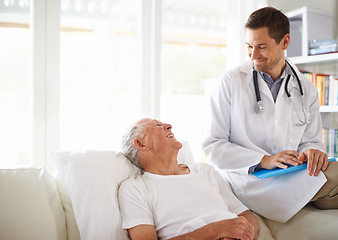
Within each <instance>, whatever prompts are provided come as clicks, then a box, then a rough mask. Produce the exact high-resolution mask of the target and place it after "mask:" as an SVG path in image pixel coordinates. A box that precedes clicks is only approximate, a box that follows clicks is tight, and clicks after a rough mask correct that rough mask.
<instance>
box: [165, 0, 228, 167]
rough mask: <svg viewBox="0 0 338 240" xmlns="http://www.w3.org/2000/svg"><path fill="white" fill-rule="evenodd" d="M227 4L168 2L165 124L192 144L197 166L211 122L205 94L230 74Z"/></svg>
mask: <svg viewBox="0 0 338 240" xmlns="http://www.w3.org/2000/svg"><path fill="white" fill-rule="evenodd" d="M225 3H226V2H225V1H220V0H212V1H173V0H164V1H163V11H162V21H163V22H162V58H161V69H162V72H161V81H162V95H161V119H162V120H163V121H165V122H168V123H171V124H172V125H173V132H174V133H175V134H176V136H177V138H178V139H179V140H187V141H188V142H189V144H190V147H191V148H192V151H193V153H194V158H195V161H201V160H204V159H205V158H204V154H203V152H202V148H201V144H202V141H203V134H204V126H205V123H206V117H207V113H208V111H207V106H206V104H207V103H208V99H206V89H207V88H208V85H209V84H210V82H212V81H213V79H215V78H217V77H218V76H219V74H220V73H221V72H223V71H224V70H225V63H226V55H225V48H226V45H225V41H226V29H225V27H226V24H225V23H226V19H225V16H226V13H225V10H226V7H225Z"/></svg>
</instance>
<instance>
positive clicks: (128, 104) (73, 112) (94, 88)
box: [60, 0, 141, 150]
mask: <svg viewBox="0 0 338 240" xmlns="http://www.w3.org/2000/svg"><path fill="white" fill-rule="evenodd" d="M62 3H63V4H62V5H61V11H62V13H61V23H62V24H61V44H60V45H61V49H60V51H61V66H60V68H61V75H60V148H61V150H88V149H112V148H113V149H116V150H118V149H119V147H120V145H119V144H120V139H121V137H122V134H123V131H124V130H125V129H126V127H127V126H126V124H127V123H130V122H131V121H132V120H136V119H137V117H138V115H139V114H140V110H141V108H140V105H139V102H140V101H139V99H138V97H139V93H138V88H137V86H138V81H139V74H138V72H139V66H138V57H139V56H138V33H137V26H138V14H139V4H138V1H136V0H129V1H70V0H68V1H63V2H62ZM66 3H68V4H66Z"/></svg>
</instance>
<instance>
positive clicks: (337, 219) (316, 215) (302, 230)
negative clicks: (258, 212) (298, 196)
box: [264, 204, 338, 240]
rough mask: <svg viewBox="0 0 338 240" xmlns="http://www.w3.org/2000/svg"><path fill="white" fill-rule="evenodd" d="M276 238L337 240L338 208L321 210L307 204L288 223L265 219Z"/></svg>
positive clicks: (279, 239)
mask: <svg viewBox="0 0 338 240" xmlns="http://www.w3.org/2000/svg"><path fill="white" fill-rule="evenodd" d="M264 220H265V223H266V225H267V226H268V227H269V229H270V231H271V233H272V235H273V236H274V238H275V239H276V240H286V239H297V240H318V239H320V240H335V239H338V237H337V236H338V227H337V226H338V225H337V223H338V210H337V209H332V210H319V209H317V208H315V207H313V206H312V205H311V204H308V205H307V206H305V207H304V208H303V209H302V210H300V211H299V212H298V213H297V214H296V215H295V216H293V217H292V218H291V219H290V220H289V221H287V222H286V223H280V222H275V221H272V220H269V219H264Z"/></svg>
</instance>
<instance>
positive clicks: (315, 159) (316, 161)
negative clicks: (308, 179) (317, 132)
mask: <svg viewBox="0 0 338 240" xmlns="http://www.w3.org/2000/svg"><path fill="white" fill-rule="evenodd" d="M298 160H299V161H302V162H307V169H308V170H309V175H310V176H312V175H314V176H318V174H319V172H320V170H323V171H325V170H326V169H327V166H328V164H329V159H328V157H327V154H326V153H324V152H322V151H320V150H317V149H307V150H305V151H304V152H302V153H301V154H300V156H299V157H298Z"/></svg>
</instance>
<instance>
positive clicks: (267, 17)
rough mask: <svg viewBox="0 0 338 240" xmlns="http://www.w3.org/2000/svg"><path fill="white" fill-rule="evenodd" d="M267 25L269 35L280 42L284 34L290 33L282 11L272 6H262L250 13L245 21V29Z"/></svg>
mask: <svg viewBox="0 0 338 240" xmlns="http://www.w3.org/2000/svg"><path fill="white" fill-rule="evenodd" d="M261 27H267V28H268V31H269V36H270V37H271V38H272V39H274V40H275V41H276V43H277V44H278V43H280V41H281V40H282V39H283V37H284V36H285V35H286V34H290V22H289V19H288V18H287V16H285V15H284V13H282V11H280V10H277V9H276V8H273V7H264V8H261V9H258V10H256V11H254V12H253V13H251V15H250V16H249V18H248V20H247V21H246V23H245V28H246V29H258V28H261Z"/></svg>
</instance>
